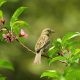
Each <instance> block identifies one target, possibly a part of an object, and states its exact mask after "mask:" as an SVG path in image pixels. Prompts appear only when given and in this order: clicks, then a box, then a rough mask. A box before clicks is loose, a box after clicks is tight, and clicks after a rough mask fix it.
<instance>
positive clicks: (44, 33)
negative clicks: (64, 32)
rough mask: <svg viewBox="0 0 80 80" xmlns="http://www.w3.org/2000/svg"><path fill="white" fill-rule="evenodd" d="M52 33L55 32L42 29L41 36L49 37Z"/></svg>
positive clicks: (49, 29)
mask: <svg viewBox="0 0 80 80" xmlns="http://www.w3.org/2000/svg"><path fill="white" fill-rule="evenodd" d="M54 32H55V31H54V30H52V29H51V28H45V29H43V31H42V34H43V35H48V36H49V35H50V34H52V33H54Z"/></svg>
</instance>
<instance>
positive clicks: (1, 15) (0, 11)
mask: <svg viewBox="0 0 80 80" xmlns="http://www.w3.org/2000/svg"><path fill="white" fill-rule="evenodd" d="M1 18H3V12H2V10H0V19H1Z"/></svg>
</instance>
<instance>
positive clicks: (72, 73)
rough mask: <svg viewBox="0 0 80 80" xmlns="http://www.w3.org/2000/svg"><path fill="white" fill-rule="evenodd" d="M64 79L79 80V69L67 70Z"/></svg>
mask: <svg viewBox="0 0 80 80" xmlns="http://www.w3.org/2000/svg"><path fill="white" fill-rule="evenodd" d="M65 78H66V80H80V69H73V68H70V69H68V70H67V72H66V74H65Z"/></svg>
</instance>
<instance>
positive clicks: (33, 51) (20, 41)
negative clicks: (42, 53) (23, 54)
mask: <svg viewBox="0 0 80 80" xmlns="http://www.w3.org/2000/svg"><path fill="white" fill-rule="evenodd" d="M16 40H17V41H18V42H19V43H20V45H21V46H23V47H24V48H26V49H27V50H28V51H30V52H32V53H34V54H35V52H34V51H33V50H31V49H30V48H28V47H27V46H25V45H24V44H23V43H22V42H21V41H19V40H18V39H16Z"/></svg>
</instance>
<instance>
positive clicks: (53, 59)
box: [49, 56, 66, 65]
mask: <svg viewBox="0 0 80 80" xmlns="http://www.w3.org/2000/svg"><path fill="white" fill-rule="evenodd" d="M55 61H66V58H65V57H63V56H57V57H54V58H52V59H51V60H50V62H49V65H50V64H51V63H53V62H55Z"/></svg>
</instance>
